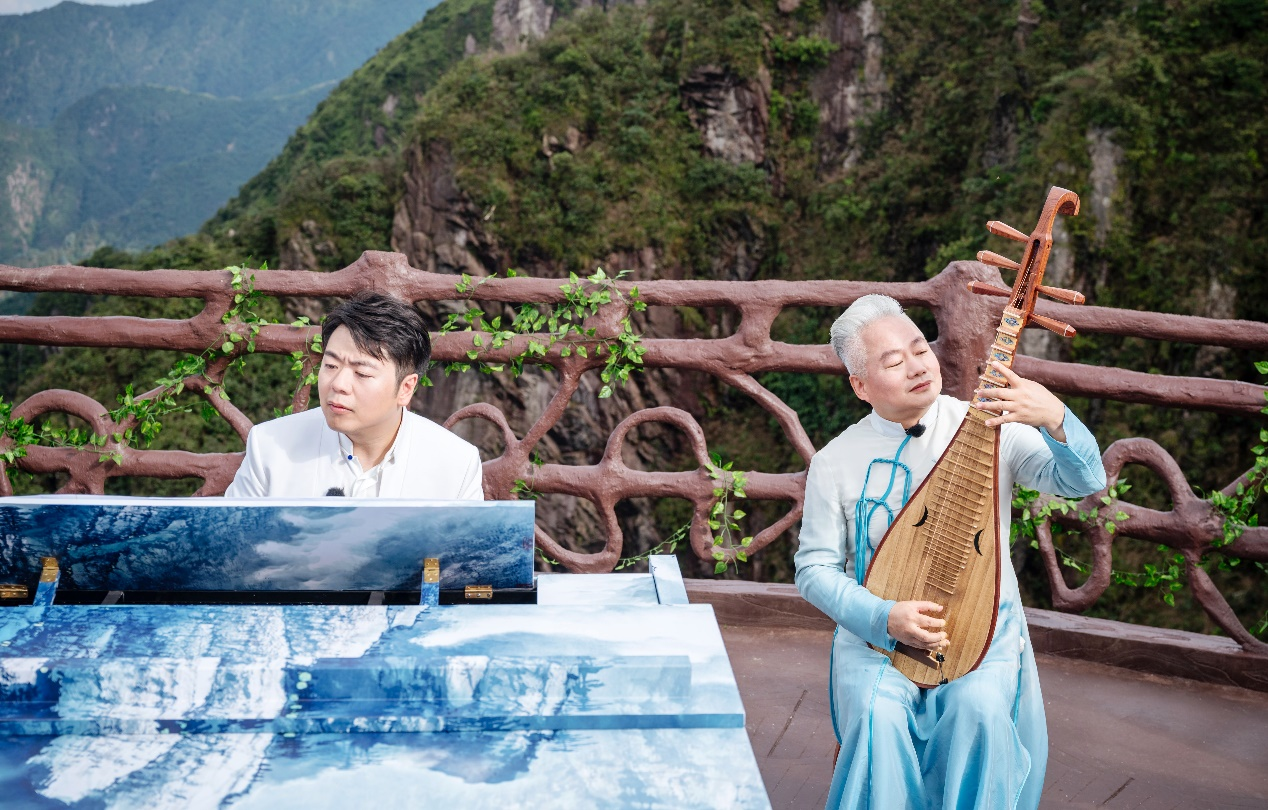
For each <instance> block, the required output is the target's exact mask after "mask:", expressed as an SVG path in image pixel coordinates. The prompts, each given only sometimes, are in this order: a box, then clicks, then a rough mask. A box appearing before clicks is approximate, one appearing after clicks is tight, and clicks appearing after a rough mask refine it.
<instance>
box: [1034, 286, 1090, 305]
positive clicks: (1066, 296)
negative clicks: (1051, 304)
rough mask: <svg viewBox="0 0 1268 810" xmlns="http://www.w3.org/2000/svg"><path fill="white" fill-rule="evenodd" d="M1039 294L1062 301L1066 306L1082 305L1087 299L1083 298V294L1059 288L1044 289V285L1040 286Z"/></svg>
mask: <svg viewBox="0 0 1268 810" xmlns="http://www.w3.org/2000/svg"><path fill="white" fill-rule="evenodd" d="M1039 292H1041V293H1043V294H1044V295H1046V296H1048V297H1049V298H1055V299H1057V300H1058V301H1064V302H1065V303H1067V304H1082V303H1083V302H1084V301H1086V300H1087V298H1085V297H1084V296H1083V293H1081V292H1075V291H1074V290H1063V289H1061V288H1060V287H1045V286H1044V285H1042V284H1040V285H1039Z"/></svg>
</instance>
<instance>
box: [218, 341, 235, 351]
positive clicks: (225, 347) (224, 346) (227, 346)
mask: <svg viewBox="0 0 1268 810" xmlns="http://www.w3.org/2000/svg"><path fill="white" fill-rule="evenodd" d="M220 351H222V352H224V353H225V354H229V353H230V352H232V351H233V342H232V341H228V340H226V341H225V342H224V343H221V344H220Z"/></svg>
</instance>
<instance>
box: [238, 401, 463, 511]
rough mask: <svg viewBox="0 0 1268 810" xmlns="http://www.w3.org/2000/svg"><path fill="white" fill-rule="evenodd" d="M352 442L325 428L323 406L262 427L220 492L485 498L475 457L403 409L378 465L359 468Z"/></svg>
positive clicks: (252, 495)
mask: <svg viewBox="0 0 1268 810" xmlns="http://www.w3.org/2000/svg"><path fill="white" fill-rule="evenodd" d="M351 447H352V443H351V442H350V441H348V439H347V437H345V436H342V434H339V433H337V432H335V431H333V430H331V429H330V427H329V426H328V425H327V424H326V418H325V416H324V415H323V414H322V412H321V409H320V408H313V409H311V410H307V411H304V412H303V413H296V414H291V415H290V416H283V417H282V418H280V419H273V420H271V421H268V422H261V423H260V424H258V425H256V426H255V427H253V428H252V429H251V433H250V434H249V435H248V436H247V452H246V458H244V459H243V461H242V466H240V467H239V468H238V472H237V475H235V476H234V479H233V483H232V484H230V485H229V488H228V489H227V490H226V491H225V495H226V496H228V497H231V498H320V497H323V496H325V495H326V493H327V492H329V491H330V490H331V489H332V488H336V487H337V488H339V489H342V490H343V491H344V494H345V495H348V496H351V497H370V498H372V497H380V498H410V499H415V500H418V499H424V500H451V501H457V500H483V499H484V489H483V486H482V475H481V465H480V453H479V451H478V450H477V449H476V448H475V446H474V445H472V444H469V443H468V442H465V441H463V440H462V439H460V438H458V437H457V436H455V435H454V434H453V433H450V432H449V431H448V430H445V429H444V428H443V427H441V426H440V425H438V424H436V423H435V422H432V421H431V420H429V419H424V418H423V417H421V416H419V415H418V414H416V413H413V412H411V411H408V410H407V411H405V412H404V416H403V417H402V419H401V427H400V429H399V430H398V431H397V433H396V440H395V441H394V442H393V443H392V447H391V448H390V449H389V450H388V453H387V455H386V456H384V458H383V461H382V462H380V463H379V464H378V465H377V466H376V467H374V468H373V469H370V470H363V469H361V465H360V463H359V462H357V460H356V458H355V456H354V457H353V458H352V459H349V458H348V456H350V455H352V452H351Z"/></svg>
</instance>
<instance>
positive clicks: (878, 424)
mask: <svg viewBox="0 0 1268 810" xmlns="http://www.w3.org/2000/svg"><path fill="white" fill-rule="evenodd" d="M941 403H942V396H941V395H939V396H938V398H937V399H935V400H934V401H933V404H932V405H930V406H929V410H927V411H925V414H924V416H922V417H920V424H922V425H924V426H925V432H926V433H928V431H930V430H932V429H933V426H934V425H935V424H937V422H938V411H939V405H941ZM868 418H869V419H870V420H871V423H872V429H873V430H875V431H876V432H877V433H879V434H881V435H882V436H885V437H887V438H891V439H898V438H902V437H903V436H905V435H906V434H907V429H906V428H904V427H903V426H902V425H901V424H900V423H898V422H891V421H889V420H888V419H886V418H885V417H883V416H881V415H880V414H879V413H877V412H876V411H872V413H871V414H870V415H869V416H868Z"/></svg>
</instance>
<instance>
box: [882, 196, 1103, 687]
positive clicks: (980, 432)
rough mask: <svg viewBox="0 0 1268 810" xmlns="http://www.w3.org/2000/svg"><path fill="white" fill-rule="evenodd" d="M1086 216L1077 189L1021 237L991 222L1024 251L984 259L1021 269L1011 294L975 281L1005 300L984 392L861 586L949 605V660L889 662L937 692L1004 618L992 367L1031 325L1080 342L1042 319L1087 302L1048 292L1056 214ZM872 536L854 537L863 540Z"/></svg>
mask: <svg viewBox="0 0 1268 810" xmlns="http://www.w3.org/2000/svg"><path fill="white" fill-rule="evenodd" d="M1077 213H1079V197H1078V195H1077V194H1075V193H1074V192H1072V191H1067V190H1066V189H1063V188H1056V187H1053V188H1051V189H1049V190H1048V196H1047V199H1046V200H1045V201H1044V206H1043V211H1042V212H1041V213H1040V215H1039V223H1038V224H1037V225H1036V226H1035V229H1034V230H1033V231H1032V232H1031V233H1029V234H1024V233H1022V232H1021V231H1018V230H1016V229H1015V228H1012V227H1009V226H1008V225H1005V224H1003V223H1001V222H989V223H987V225H986V228H987V230H989V231H990V232H991V233H993V234H995V235H996V236H1002V237H1004V238H1006V239H1013V240H1015V241H1018V242H1025V243H1026V250H1025V253H1024V255H1023V256H1022V259H1021V261H1020V262H1015V261H1013V260H1012V259H1008V258H1006V257H1004V256H1001V255H999V254H997V253H992V252H990V251H982V252H980V253H978V260H979V261H981V262H984V263H986V264H991V265H994V266H996V267H1002V268H1006V269H1010V270H1016V271H1017V280H1016V282H1015V283H1014V284H1013V288H1012V289H1011V290H1008V289H1004V288H1001V287H995V286H992V285H989V284H983V283H982V282H977V281H975V282H972V283H970V284H969V289H970V290H971V291H972V292H975V293H983V294H987V295H997V296H1001V297H1005V298H1007V299H1009V300H1008V302H1007V303H1006V304H1005V306H1004V311H1003V314H1002V317H1001V318H1000V323H999V327H998V328H997V329H996V331H995V339H994V341H992V343H991V348H990V352H989V354H988V355H987V358H986V361H987V362H986V364H985V365H984V368H985V370H984V371H983V373H982V375H981V377H979V378H978V379H979V382H978V385H979V388H980V389H981V390H982V391H983V393H982V394H978V395H975V396H974V397H973V401H972V403H971V404H970V406H969V412H968V414H967V415H966V416H965V417H964V421H963V422H962V423H961V424H960V428H959V430H957V431H956V434H955V436H954V437H952V439H951V443H950V444H949V445H948V446H947V449H946V450H945V451H944V452H943V454H942V456H941V458H939V459H938V463H937V464H935V465H934V467H933V469H932V470H930V472H929V474H928V475H927V476H926V477H925V480H924V481H922V482H921V484H920V486H919V487H918V488H917V489H916V492H915V494H914V495H912V496H911V500H909V501H908V502H907V504H906V505H905V506H904V507H903V509H902V510H901V511H900V512H899V513H898V515H897V517H895V518H894V522H893V523H892V524H890V527H889V530H888V531H887V532H886V533H885V536H884V537H883V538H882V539H881V542H880V544H879V545H878V546H877V547H876V552H875V554H873V556H872V561H871V563H870V564H869V565H868V568H867V575H866V577H865V578H864V580H863V585H864V586H865V587H866V588H867V589H868V590H869V591H871V592H872V593H874V594H876V595H877V596H879V597H881V598H883V599H893V600H894V601H896V602H906V601H928V602H937V603H938V604H940V605H942V606H943V612H942V613H941V614H940V615H939V616H938V618H941V619H944V620H945V621H946V626H945V627H944V628H943V629H944V630H945V631H946V634H947V641H948V642H949V646H948V647H947V648H946V649H944V650H943V651H942V660H940V661H939V660H938V659H937V658H936V657H935V655H934V654H933V653H931V652H929V651H928V650H920V649H916V648H913V647H909V646H907V645H905V644H902V643H899V644H898V646H897V647H896V648H895V649H894V650H893V651H892V652H891V651H889V650H880V652H882V653H884V654H885V655H887V656H889V658H890V659H891V660H892V661H893V664H894V667H895V668H896V669H897V670H898V671H899V672H901V673H903V674H904V675H906V676H907V677H908V678H910V679H911V680H912V681H913V682H914V683H916V684H917V685H919V686H923V687H931V686H936V685H938V684H940V683H947V682H949V681H953V680H955V679H956V678H959V677H962V676H964V675H966V674H968V673H969V672H972V671H973V670H974V669H977V667H978V665H979V664H981V663H982V659H984V658H985V657H986V652H987V650H988V649H989V648H990V646H991V639H992V638H993V637H994V635H995V623H996V620H997V618H998V616H999V582H1000V565H1001V560H1000V556H1001V555H1000V537H999V525H1000V520H999V497H1000V492H999V441H1000V437H999V428H998V427H995V428H990V427H987V426H986V424H985V422H986V420H987V419H990V418H991V417H993V416H995V415H996V414H994V413H992V412H990V411H988V410H984V409H982V408H981V407H980V406H982V405H983V404H984V403H988V402H991V401H992V400H991V398H990V392H991V390H992V389H998V388H1007V387H1008V379H1007V377H1005V375H1004V374H1003V373H1001V372H1000V371H998V370H997V369H995V368H994V367H993V366H991V365H990V364H991V363H992V362H995V363H999V364H1001V365H1003V366H1005V367H1010V368H1011V366H1012V364H1013V356H1014V355H1015V353H1016V351H1017V346H1018V342H1019V341H1020V338H1021V330H1022V329H1024V328H1025V327H1026V325H1027V324H1028V323H1031V322H1033V323H1034V324H1036V325H1038V326H1042V327H1044V328H1046V329H1049V330H1051V331H1053V332H1056V333H1057V334H1060V335H1063V336H1065V337H1071V336H1073V335H1074V329H1073V328H1071V327H1070V326H1069V325H1068V324H1064V323H1061V322H1060V321H1056V320H1053V319H1051V318H1046V317H1043V316H1041V315H1035V314H1033V313H1034V309H1035V299H1036V296H1037V294H1038V293H1043V294H1045V295H1048V296H1051V297H1053V298H1057V299H1058V300H1061V301H1065V302H1066V303H1071V304H1081V303H1083V296H1082V295H1081V294H1079V293H1077V292H1074V291H1072V290H1060V289H1055V288H1052V287H1044V286H1043V285H1042V283H1041V282H1042V281H1043V272H1044V268H1045V267H1046V266H1047V264H1048V255H1049V253H1050V252H1051V251H1052V226H1053V223H1054V222H1055V220H1056V216H1057V214H1065V215H1067V216H1073V215H1075V214H1077ZM865 541H866V538H857V542H865Z"/></svg>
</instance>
